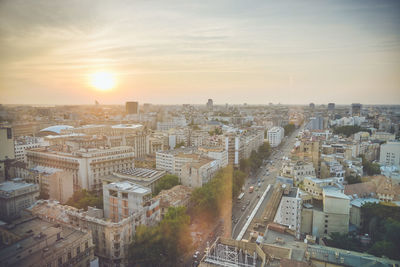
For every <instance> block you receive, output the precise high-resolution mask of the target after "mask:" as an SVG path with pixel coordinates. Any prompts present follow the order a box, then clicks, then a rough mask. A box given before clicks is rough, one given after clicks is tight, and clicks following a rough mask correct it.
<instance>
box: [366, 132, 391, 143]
mask: <svg viewBox="0 0 400 267" xmlns="http://www.w3.org/2000/svg"><path fill="white" fill-rule="evenodd" d="M395 139H396V135H395V134H392V133H386V132H375V133H374V134H373V135H372V136H371V140H378V141H380V142H389V141H394V140H395Z"/></svg>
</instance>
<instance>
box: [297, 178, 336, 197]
mask: <svg viewBox="0 0 400 267" xmlns="http://www.w3.org/2000/svg"><path fill="white" fill-rule="evenodd" d="M343 181H344V178H343V177H333V178H327V179H318V178H314V177H305V178H304V181H303V186H304V191H305V192H306V193H308V194H310V195H311V196H312V197H313V198H314V199H318V200H322V199H323V190H324V187H327V186H335V187H336V188H338V189H339V190H340V192H342V193H343V192H344V187H343V185H342V183H343Z"/></svg>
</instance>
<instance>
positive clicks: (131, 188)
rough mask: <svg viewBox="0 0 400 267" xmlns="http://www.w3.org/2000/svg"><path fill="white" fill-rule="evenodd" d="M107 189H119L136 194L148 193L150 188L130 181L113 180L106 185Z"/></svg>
mask: <svg viewBox="0 0 400 267" xmlns="http://www.w3.org/2000/svg"><path fill="white" fill-rule="evenodd" d="M106 188H107V189H115V190H119V191H127V192H130V193H136V194H150V193H151V190H150V189H149V188H147V187H143V186H140V185H137V184H134V183H131V182H114V183H111V184H108V185H106Z"/></svg>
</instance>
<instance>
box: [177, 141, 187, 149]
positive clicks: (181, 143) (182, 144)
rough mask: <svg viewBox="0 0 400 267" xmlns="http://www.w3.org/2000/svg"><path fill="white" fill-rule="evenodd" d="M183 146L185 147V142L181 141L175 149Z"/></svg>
mask: <svg viewBox="0 0 400 267" xmlns="http://www.w3.org/2000/svg"><path fill="white" fill-rule="evenodd" d="M184 146H185V142H183V141H181V142H179V143H177V144H176V145H175V148H180V147H184Z"/></svg>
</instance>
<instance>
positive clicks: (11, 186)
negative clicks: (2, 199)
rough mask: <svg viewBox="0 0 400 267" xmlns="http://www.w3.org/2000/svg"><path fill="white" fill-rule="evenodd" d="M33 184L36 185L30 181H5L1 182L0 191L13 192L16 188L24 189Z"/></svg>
mask: <svg viewBox="0 0 400 267" xmlns="http://www.w3.org/2000/svg"><path fill="white" fill-rule="evenodd" d="M31 186H35V184H29V183H25V182H24V183H15V182H9V181H8V182H3V183H1V184H0V191H3V192H9V193H10V192H13V191H15V190H19V189H23V188H29V187H31Z"/></svg>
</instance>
